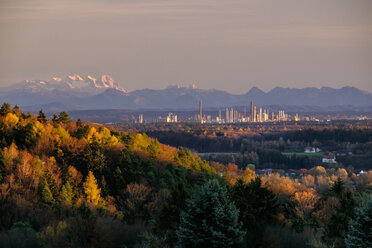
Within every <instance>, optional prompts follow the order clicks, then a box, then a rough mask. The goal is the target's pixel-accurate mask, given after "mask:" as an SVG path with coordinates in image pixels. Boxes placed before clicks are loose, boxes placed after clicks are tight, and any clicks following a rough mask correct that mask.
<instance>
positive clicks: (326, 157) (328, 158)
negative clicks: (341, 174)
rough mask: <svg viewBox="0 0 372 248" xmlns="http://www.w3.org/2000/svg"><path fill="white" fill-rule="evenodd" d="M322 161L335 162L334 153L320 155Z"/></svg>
mask: <svg viewBox="0 0 372 248" xmlns="http://www.w3.org/2000/svg"><path fill="white" fill-rule="evenodd" d="M322 162H323V163H328V164H335V163H337V162H336V157H335V155H334V154H329V155H324V156H323V157H322Z"/></svg>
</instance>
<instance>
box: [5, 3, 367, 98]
mask: <svg viewBox="0 0 372 248" xmlns="http://www.w3.org/2000/svg"><path fill="white" fill-rule="evenodd" d="M72 73H79V74H83V75H87V74H88V75H94V76H97V75H100V74H110V75H111V76H112V77H113V78H114V80H115V81H116V82H118V83H119V84H120V85H122V86H123V87H124V88H126V89H128V90H133V89H141V88H164V87H165V86H167V85H170V84H184V85H187V84H191V83H196V84H197V85H198V87H200V88H217V89H224V90H228V91H230V92H235V93H243V92H246V91H248V90H249V89H250V88H251V87H252V86H257V87H259V88H261V89H263V90H269V89H271V88H273V87H275V86H283V87H298V88H302V87H320V86H331V87H342V86H345V85H351V86H356V87H359V88H361V89H364V90H368V91H370V92H372V1H371V0H303V1H301V0H244V1H240V0H214V1H212V0H183V1H178V0H169V1H168V0H159V1H158V0H63V1H60V0H0V82H1V85H6V84H10V83H15V82H19V81H21V80H24V79H48V78H50V77H52V76H61V77H64V76H67V75H68V74H72Z"/></svg>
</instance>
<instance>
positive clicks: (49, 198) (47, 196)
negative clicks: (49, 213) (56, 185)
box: [41, 182, 55, 204]
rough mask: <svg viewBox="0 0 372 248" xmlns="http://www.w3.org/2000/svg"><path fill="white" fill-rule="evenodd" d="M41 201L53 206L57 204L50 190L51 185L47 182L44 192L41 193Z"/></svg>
mask: <svg viewBox="0 0 372 248" xmlns="http://www.w3.org/2000/svg"><path fill="white" fill-rule="evenodd" d="M41 199H42V201H43V202H44V203H46V204H53V203H55V200H54V197H53V194H52V191H51V190H50V188H49V185H48V183H47V182H45V184H44V187H43V190H42V192H41Z"/></svg>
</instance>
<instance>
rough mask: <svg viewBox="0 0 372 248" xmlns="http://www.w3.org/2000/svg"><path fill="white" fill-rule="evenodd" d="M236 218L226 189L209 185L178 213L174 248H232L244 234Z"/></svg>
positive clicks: (211, 182) (235, 212) (216, 185)
mask: <svg viewBox="0 0 372 248" xmlns="http://www.w3.org/2000/svg"><path fill="white" fill-rule="evenodd" d="M238 218H239V210H237V208H236V207H235V205H234V203H233V202H232V201H231V200H230V199H229V197H228V194H227V190H226V188H225V187H222V186H221V185H220V184H219V182H218V181H217V180H212V181H209V182H208V183H206V184H205V185H204V186H203V188H202V189H201V191H200V193H199V194H198V195H197V196H196V197H195V198H194V199H192V200H190V201H188V202H187V206H186V210H185V211H183V212H182V213H181V218H180V226H179V228H178V230H177V237H178V247H233V246H234V245H236V244H237V243H239V242H240V241H241V240H242V237H243V236H244V234H245V232H244V231H242V224H241V223H240V222H239V221H238Z"/></svg>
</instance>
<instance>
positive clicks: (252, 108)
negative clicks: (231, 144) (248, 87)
mask: <svg viewBox="0 0 372 248" xmlns="http://www.w3.org/2000/svg"><path fill="white" fill-rule="evenodd" d="M251 122H253V101H252V100H251Z"/></svg>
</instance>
